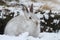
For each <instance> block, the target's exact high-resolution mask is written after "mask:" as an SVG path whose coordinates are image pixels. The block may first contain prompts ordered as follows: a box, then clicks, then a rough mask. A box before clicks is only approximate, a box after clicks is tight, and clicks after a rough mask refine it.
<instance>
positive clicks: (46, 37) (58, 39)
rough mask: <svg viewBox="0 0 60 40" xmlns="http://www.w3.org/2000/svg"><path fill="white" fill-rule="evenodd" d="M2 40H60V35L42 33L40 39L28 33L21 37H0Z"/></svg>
mask: <svg viewBox="0 0 60 40" xmlns="http://www.w3.org/2000/svg"><path fill="white" fill-rule="evenodd" d="M0 40H60V33H46V32H43V33H40V35H39V37H37V38H35V37H32V36H29V33H28V32H25V33H22V34H21V35H19V36H8V35H0Z"/></svg>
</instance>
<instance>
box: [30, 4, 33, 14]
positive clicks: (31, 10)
mask: <svg viewBox="0 0 60 40" xmlns="http://www.w3.org/2000/svg"><path fill="white" fill-rule="evenodd" d="M30 12H32V13H33V4H31V6H30Z"/></svg>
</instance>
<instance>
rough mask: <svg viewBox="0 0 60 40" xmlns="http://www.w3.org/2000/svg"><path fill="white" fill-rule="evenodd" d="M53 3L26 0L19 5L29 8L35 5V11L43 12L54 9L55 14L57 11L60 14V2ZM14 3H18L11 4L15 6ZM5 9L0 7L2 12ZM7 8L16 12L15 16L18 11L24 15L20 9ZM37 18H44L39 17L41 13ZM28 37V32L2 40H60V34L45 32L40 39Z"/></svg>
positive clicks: (2, 37)
mask: <svg viewBox="0 0 60 40" xmlns="http://www.w3.org/2000/svg"><path fill="white" fill-rule="evenodd" d="M51 1H52V0H51ZM51 1H48V2H43V1H40V2H31V1H29V0H27V1H26V0H25V1H24V0H20V2H19V3H21V4H24V5H26V6H27V7H29V6H30V5H31V4H32V3H33V5H34V10H36V9H41V10H45V9H52V10H53V11H55V12H57V11H58V12H60V4H59V3H58V2H60V1H57V2H56V3H54V2H53V1H52V2H51ZM14 3H16V2H10V4H13V5H14ZM10 4H9V5H10ZM40 6H42V7H41V8H40ZM44 6H47V7H48V8H45V7H44ZM3 7H4V6H0V10H1V9H3ZM5 8H7V9H9V10H11V12H15V14H16V13H17V11H19V12H20V13H23V12H22V10H21V8H20V7H5ZM21 15H22V14H21ZM45 15H46V14H45ZM37 17H40V18H41V17H43V15H41V14H40V15H39V13H38V14H37ZM47 17H48V16H47ZM47 19H48V18H47ZM28 35H29V33H28V32H25V33H22V34H21V35H19V36H8V35H0V40H60V32H58V33H47V32H43V33H40V35H39V37H38V38H35V37H32V36H28Z"/></svg>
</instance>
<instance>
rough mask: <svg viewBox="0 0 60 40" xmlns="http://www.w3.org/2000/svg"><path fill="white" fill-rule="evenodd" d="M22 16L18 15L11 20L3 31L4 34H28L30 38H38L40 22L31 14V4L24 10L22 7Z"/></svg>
mask: <svg viewBox="0 0 60 40" xmlns="http://www.w3.org/2000/svg"><path fill="white" fill-rule="evenodd" d="M23 9H24V10H23V11H24V16H22V15H19V16H17V17H14V18H13V19H11V20H10V21H9V22H8V23H7V25H6V27H5V30H4V34H6V35H13V36H18V35H19V34H21V33H24V32H29V35H30V36H33V37H38V35H39V33H40V20H39V19H38V18H37V17H36V16H35V15H34V13H33V4H32V5H31V7H30V8H29V10H28V8H26V7H25V6H23Z"/></svg>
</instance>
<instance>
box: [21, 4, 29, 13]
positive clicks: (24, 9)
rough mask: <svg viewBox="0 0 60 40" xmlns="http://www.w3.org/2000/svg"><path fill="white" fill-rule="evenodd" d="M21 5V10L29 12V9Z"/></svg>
mask: <svg viewBox="0 0 60 40" xmlns="http://www.w3.org/2000/svg"><path fill="white" fill-rule="evenodd" d="M21 6H22V7H23V8H22V10H23V11H26V12H27V13H28V12H29V11H28V8H27V7H26V6H25V5H24V4H21Z"/></svg>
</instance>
